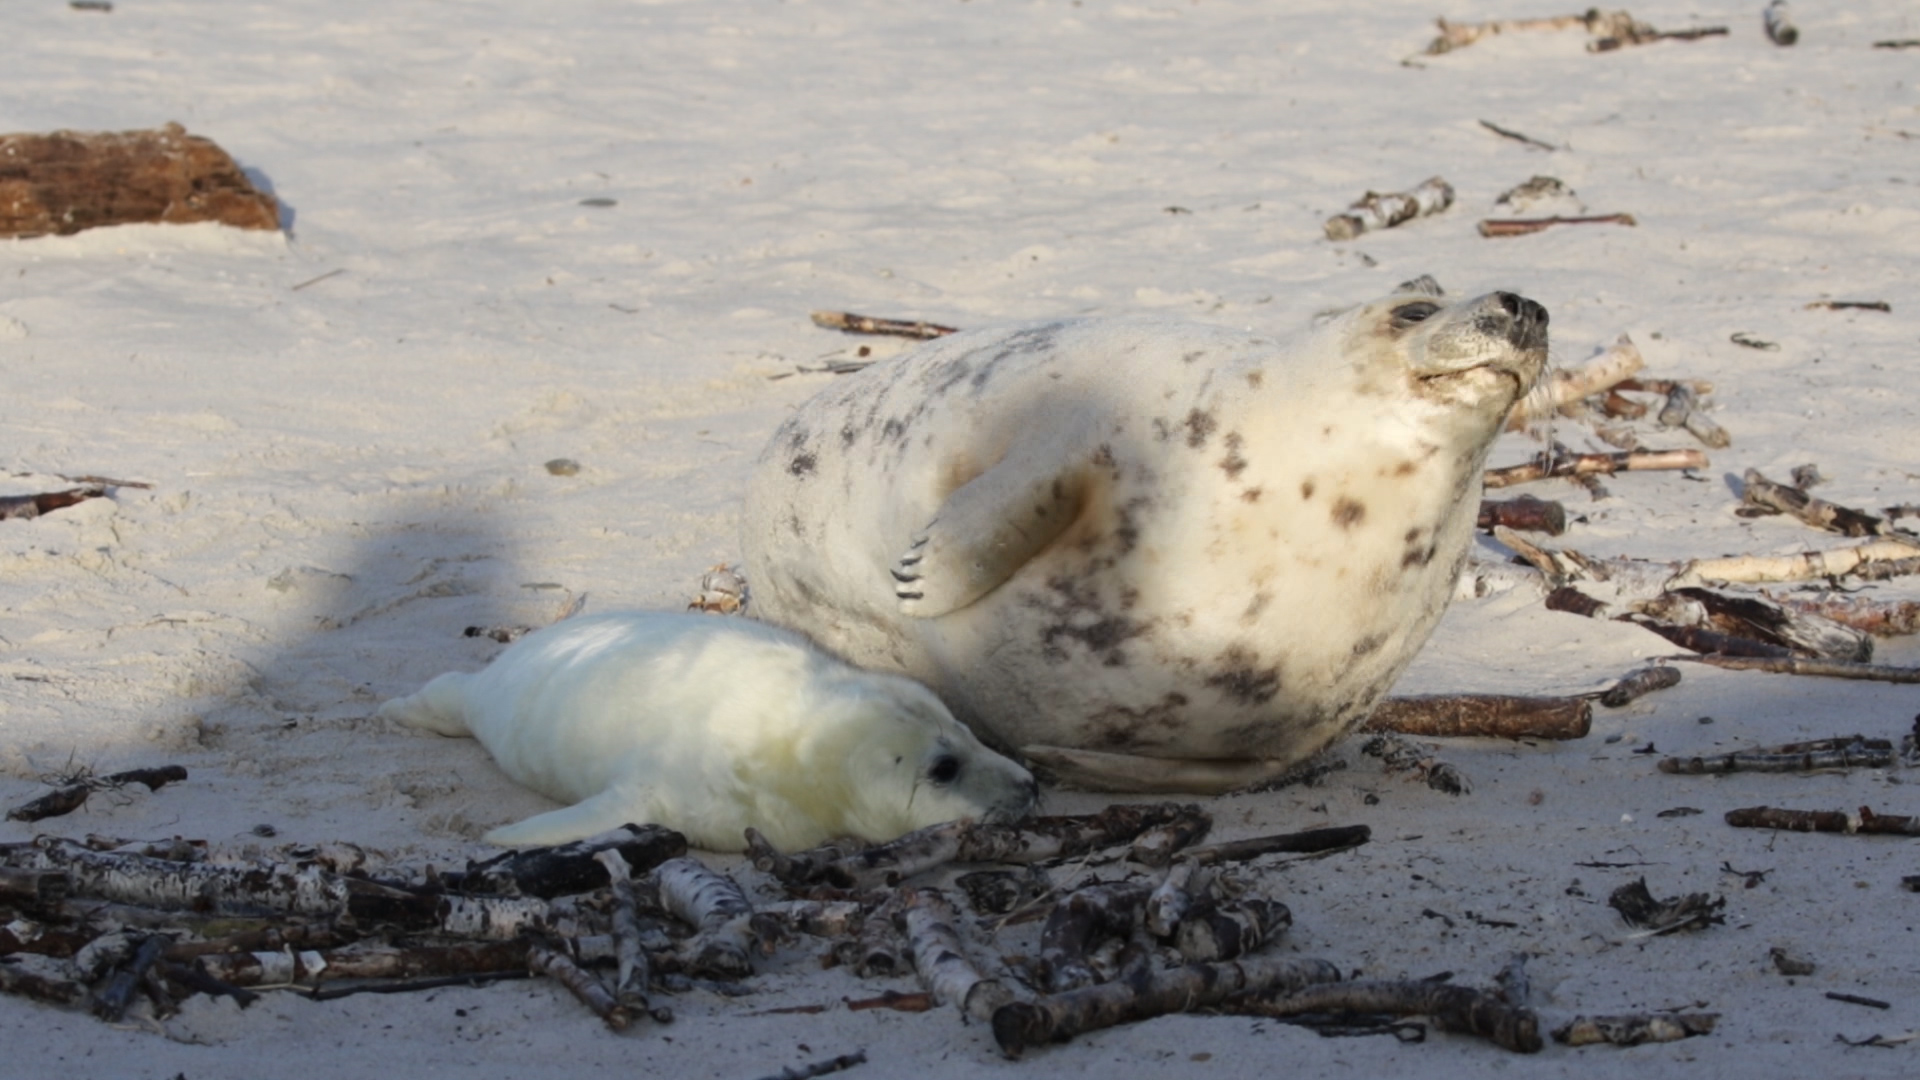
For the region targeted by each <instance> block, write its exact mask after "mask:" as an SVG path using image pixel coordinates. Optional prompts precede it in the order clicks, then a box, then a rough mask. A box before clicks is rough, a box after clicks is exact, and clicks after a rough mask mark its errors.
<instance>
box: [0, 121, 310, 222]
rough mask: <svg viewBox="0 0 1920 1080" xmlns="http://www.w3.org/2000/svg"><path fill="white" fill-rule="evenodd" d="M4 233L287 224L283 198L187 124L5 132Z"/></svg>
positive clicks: (1, 155) (0, 185)
mask: <svg viewBox="0 0 1920 1080" xmlns="http://www.w3.org/2000/svg"><path fill="white" fill-rule="evenodd" d="M0 161H4V162H5V165H4V166H0V236H44V235H47V234H50V233H51V234H56V235H60V236H66V235H70V234H72V233H77V232H79V231H80V230H82V229H91V228H95V227H97V226H101V225H125V224H130V223H134V222H162V223H169V224H180V223H187V222H195V221H214V222H218V223H220V224H222V225H232V226H235V227H237V228H242V229H278V228H279V227H280V206H279V204H278V203H277V202H275V201H274V198H273V196H271V195H268V194H266V193H265V192H263V191H261V190H259V189H258V188H256V187H254V186H253V183H252V181H250V180H248V179H247V177H246V175H245V174H244V173H242V172H241V170H240V166H238V165H236V164H235V163H234V160H233V158H231V157H229V156H228V155H227V152H226V151H225V150H222V149H220V147H218V146H216V145H214V143H213V142H212V141H210V140H208V139H204V138H201V137H200V136H197V135H189V134H187V131H186V129H185V128H183V127H181V126H180V125H179V124H168V125H167V126H166V127H164V128H160V129H158V130H153V131H120V132H79V131H56V132H53V133H51V134H45V135H41V134H18V135H0Z"/></svg>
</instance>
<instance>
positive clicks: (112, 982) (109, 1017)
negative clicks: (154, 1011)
mask: <svg viewBox="0 0 1920 1080" xmlns="http://www.w3.org/2000/svg"><path fill="white" fill-rule="evenodd" d="M167 944H168V942H167V938H165V937H164V936H162V935H160V934H149V935H147V936H146V937H145V938H144V939H142V940H141V942H140V945H139V947H138V948H136V949H135V950H134V952H133V955H132V956H130V957H128V958H127V960H126V961H125V962H124V963H122V964H121V965H120V966H119V967H118V968H116V969H115V971H114V972H113V974H112V975H110V976H108V977H107V981H106V983H105V985H103V986H101V987H100V989H99V990H98V991H96V992H95V993H94V995H93V1015H95V1016H97V1017H99V1018H100V1019H102V1020H105V1021H106V1022H107V1023H109V1024H117V1023H119V1022H120V1021H121V1020H122V1019H123V1018H125V1016H126V1015H127V1007H128V1006H130V1005H132V1004H133V995H134V993H135V991H137V990H139V989H140V986H141V984H142V983H144V982H145V981H146V978H147V973H148V972H149V971H151V970H152V969H153V965H154V964H156V963H159V961H160V955H161V954H162V953H164V952H165V951H166V949H167Z"/></svg>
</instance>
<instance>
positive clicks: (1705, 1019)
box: [1553, 1013, 1720, 1046]
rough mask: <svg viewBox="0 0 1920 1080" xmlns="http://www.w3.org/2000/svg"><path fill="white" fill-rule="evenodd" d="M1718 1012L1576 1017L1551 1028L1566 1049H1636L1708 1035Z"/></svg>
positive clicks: (1718, 1018)
mask: <svg viewBox="0 0 1920 1080" xmlns="http://www.w3.org/2000/svg"><path fill="white" fill-rule="evenodd" d="M1719 1022H1720V1014H1719V1013H1634V1014H1631V1015H1627V1016H1576V1017H1574V1018H1573V1019H1571V1020H1569V1021H1567V1022H1566V1023H1564V1024H1561V1025H1560V1026H1559V1027H1557V1028H1554V1029H1553V1040H1554V1041H1555V1042H1560V1043H1565V1044H1567V1045H1568V1046H1591V1045H1594V1044H1596V1043H1607V1044H1610V1045H1613V1046H1639V1045H1640V1044H1641V1043H1650V1042H1673V1041H1675V1040H1678V1039H1685V1038H1689V1037H1691V1036H1694V1035H1711V1034H1713V1026H1714V1025H1715V1024H1717V1023H1719Z"/></svg>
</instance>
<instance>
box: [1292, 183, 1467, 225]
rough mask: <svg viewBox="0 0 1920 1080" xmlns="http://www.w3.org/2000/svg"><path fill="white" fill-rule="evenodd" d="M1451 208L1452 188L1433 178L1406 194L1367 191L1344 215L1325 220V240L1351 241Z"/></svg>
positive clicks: (1340, 214) (1336, 215)
mask: <svg viewBox="0 0 1920 1080" xmlns="http://www.w3.org/2000/svg"><path fill="white" fill-rule="evenodd" d="M1452 205H1453V186H1452V185H1450V184H1448V183H1447V182H1446V181H1445V180H1442V179H1440V178H1439V177H1437V176H1433V177H1428V178H1427V179H1426V180H1423V181H1421V182H1420V183H1419V184H1418V185H1416V186H1415V187H1414V188H1413V189H1412V190H1410V191H1405V192H1395V193H1390V194H1383V193H1381V192H1377V191H1369V192H1367V193H1366V194H1365V195H1362V196H1361V197H1360V199H1359V201H1357V202H1355V203H1354V204H1353V205H1352V206H1349V207H1348V208H1347V209H1346V211H1345V212H1344V213H1339V214H1335V215H1334V216H1332V217H1330V218H1328V219H1327V222H1326V225H1325V227H1324V228H1325V231H1326V234H1327V239H1329V240H1352V239H1354V238H1355V237H1357V236H1359V235H1360V234H1362V233H1365V232H1369V231H1372V230H1376V229H1391V228H1393V227H1394V226H1395V225H1399V224H1401V223H1403V222H1408V221H1412V220H1413V219H1414V218H1417V217H1425V216H1427V215H1428V214H1437V213H1439V212H1440V211H1442V210H1445V209H1446V208H1447V207H1449V206H1452Z"/></svg>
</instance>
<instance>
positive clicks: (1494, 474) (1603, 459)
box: [1485, 450, 1708, 488]
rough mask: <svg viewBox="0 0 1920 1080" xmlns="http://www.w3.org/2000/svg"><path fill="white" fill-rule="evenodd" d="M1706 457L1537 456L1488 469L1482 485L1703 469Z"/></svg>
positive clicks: (1649, 453) (1662, 453)
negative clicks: (1660, 470) (1499, 467)
mask: <svg viewBox="0 0 1920 1080" xmlns="http://www.w3.org/2000/svg"><path fill="white" fill-rule="evenodd" d="M1707 465H1708V461H1707V455H1705V454H1703V453H1701V452H1700V451H1698V450H1628V451H1623V452H1621V453H1617V454H1552V453H1548V454H1541V455H1539V456H1538V457H1536V458H1535V459H1534V460H1532V461H1529V462H1527V463H1526V464H1524V465H1510V466H1507V467H1506V468H1501V469H1488V470H1487V472H1486V477H1485V486H1487V487H1490V488H1503V487H1511V486H1513V485H1514V484H1524V483H1527V482H1529V481H1533V480H1545V479H1548V478H1549V477H1573V476H1592V475H1603V476H1611V475H1612V474H1614V473H1616V472H1629V471H1634V472H1638V471H1644V470H1649V469H1704V468H1706V467H1707Z"/></svg>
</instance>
